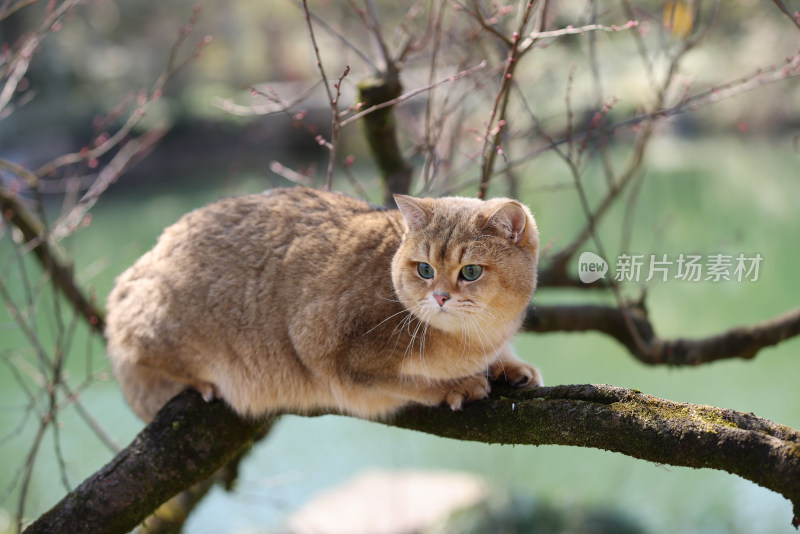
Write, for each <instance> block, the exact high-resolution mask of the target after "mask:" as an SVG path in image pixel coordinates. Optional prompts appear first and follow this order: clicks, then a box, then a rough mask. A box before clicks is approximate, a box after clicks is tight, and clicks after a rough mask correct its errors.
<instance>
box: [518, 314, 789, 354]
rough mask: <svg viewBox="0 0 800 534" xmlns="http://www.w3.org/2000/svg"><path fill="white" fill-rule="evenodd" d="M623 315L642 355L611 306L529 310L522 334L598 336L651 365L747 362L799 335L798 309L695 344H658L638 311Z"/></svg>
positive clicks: (663, 341) (678, 340)
mask: <svg viewBox="0 0 800 534" xmlns="http://www.w3.org/2000/svg"><path fill="white" fill-rule="evenodd" d="M627 312H628V315H629V317H630V319H631V322H632V324H633V327H634V328H635V329H636V331H637V332H638V334H639V336H640V339H641V340H642V342H643V343H644V344H645V346H646V347H645V348H646V349H647V350H646V351H643V350H642V349H641V348H640V347H639V345H638V343H636V340H635V339H634V337H633V335H632V333H631V329H630V328H629V325H628V324H627V323H626V321H625V317H624V314H623V312H622V310H620V309H619V308H617V307H614V306H602V305H575V306H537V307H535V308H534V307H533V306H529V307H528V311H527V313H526V316H525V321H524V323H523V325H522V329H523V330H524V331H528V332H540V333H545V332H586V331H595V332H600V333H602V334H606V335H607V336H610V337H612V338H614V339H616V340H617V341H619V342H620V343H621V344H622V345H623V346H624V347H625V348H626V349H628V351H629V352H630V353H631V354H633V355H634V356H635V357H636V358H637V359H639V360H640V361H642V362H644V363H647V364H650V365H664V364H668V365H700V364H702V363H709V362H713V361H716V360H721V359H727V358H744V359H751V358H753V357H755V355H756V354H757V353H758V352H759V351H760V350H761V349H764V348H767V347H771V346H773V345H777V344H778V343H780V342H781V341H784V340H786V339H789V338H792V337H795V336H798V335H800V308H795V309H793V310H789V311H787V312H785V313H783V314H781V315H778V316H776V317H773V318H772V319H768V320H766V321H763V322H761V323H756V324H753V325H748V326H740V327H736V328H732V329H730V330H728V331H726V332H722V333H720V334H716V335H713V336H709V337H704V338H697V339H688V338H675V339H661V338H659V337H658V336H657V335H656V333H655V331H654V329H653V325H652V324H651V323H650V321H649V319H648V318H647V313H646V311H645V309H644V308H643V307H642V306H638V305H637V306H629V307H628V309H627Z"/></svg>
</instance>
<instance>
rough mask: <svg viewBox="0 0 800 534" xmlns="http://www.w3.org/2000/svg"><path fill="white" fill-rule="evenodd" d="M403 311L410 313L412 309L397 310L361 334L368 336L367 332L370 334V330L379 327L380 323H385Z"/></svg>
mask: <svg viewBox="0 0 800 534" xmlns="http://www.w3.org/2000/svg"><path fill="white" fill-rule="evenodd" d="M401 313H409V314H410V313H411V312H410V311H408V310H400V311H399V312H397V313H393V314H391V315H390V316H389V317H387V318H386V319H384V320H383V321H381V322H379V323H378V324H376V325H375V326H373V327H372V328H370V329H369V330H367V331H366V332H364V333H363V334H361V335H362V336H366V335H367V334H369V333H370V332H372V331H373V330H375V329H376V328H378V327H379V326H380V325H382V324H383V323H385V322H386V321H388V320H389V319H391V318H392V317H396V316H398V315H400V314H401Z"/></svg>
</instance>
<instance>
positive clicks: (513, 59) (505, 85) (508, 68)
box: [478, 2, 534, 198]
mask: <svg viewBox="0 0 800 534" xmlns="http://www.w3.org/2000/svg"><path fill="white" fill-rule="evenodd" d="M533 6H534V2H528V3H527V4H526V5H525V9H524V10H523V12H522V16H521V17H520V22H519V25H518V27H517V30H516V31H515V32H514V34H513V36H512V38H511V48H510V49H509V51H508V56H507V57H506V62H505V63H506V64H505V69H504V70H503V77H502V78H501V79H500V88H499V89H498V91H497V95H496V96H495V99H494V105H493V106H492V110H491V112H490V113H489V120H488V121H487V124H486V133H485V134H484V136H483V151H482V157H481V160H482V162H481V181H480V185H479V186H478V198H486V195H487V192H488V190H489V181H490V179H491V176H492V174H493V172H494V162H495V160H496V158H497V155H498V154H502V149H501V147H500V140H501V139H502V138H503V133H504V132H505V128H506V110H507V109H508V102H509V98H510V96H511V87H512V81H513V79H514V71H515V70H516V68H517V65H518V64H519V60H520V58H521V57H522V54H523V52H524V50H522V49H521V48H520V39H521V35H522V32H523V31H525V27H526V26H527V24H528V19H529V18H530V15H531V13H532V12H533Z"/></svg>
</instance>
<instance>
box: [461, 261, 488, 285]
mask: <svg viewBox="0 0 800 534" xmlns="http://www.w3.org/2000/svg"><path fill="white" fill-rule="evenodd" d="M481 274H483V267H481V266H480V265H465V266H463V267H462V268H461V277H462V278H463V279H464V280H466V281H467V282H472V281H473V280H477V279H478V278H480V276H481Z"/></svg>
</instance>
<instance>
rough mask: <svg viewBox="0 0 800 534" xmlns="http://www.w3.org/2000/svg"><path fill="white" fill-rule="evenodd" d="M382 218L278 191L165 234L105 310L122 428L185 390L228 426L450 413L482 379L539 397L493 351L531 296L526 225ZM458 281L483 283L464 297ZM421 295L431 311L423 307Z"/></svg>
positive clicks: (532, 269) (412, 210)
mask: <svg viewBox="0 0 800 534" xmlns="http://www.w3.org/2000/svg"><path fill="white" fill-rule="evenodd" d="M397 202H398V205H399V206H400V210H385V209H380V208H375V207H373V206H370V205H369V204H367V203H365V202H362V201H360V200H356V199H353V198H350V197H347V196H344V195H340V194H335V193H327V192H323V191H318V190H313V189H307V188H293V189H278V190H273V191H269V192H266V193H263V194H258V195H250V196H243V197H236V198H228V199H224V200H221V201H219V202H216V203H213V204H210V205H208V206H206V207H204V208H201V209H198V210H195V211H193V212H191V213H188V214H187V215H185V216H183V217H182V218H181V219H180V220H179V221H178V222H177V223H175V224H174V225H172V226H170V227H169V228H167V229H166V230H165V231H164V233H163V235H162V236H161V237H160V239H159V240H158V243H157V244H156V246H155V247H154V248H153V249H152V250H151V251H149V252H147V253H146V254H145V255H144V256H142V257H141V258H140V259H139V260H138V261H137V262H136V263H135V264H134V265H133V266H132V267H131V268H129V269H128V270H127V271H125V272H124V273H122V274H121V275H120V276H119V278H118V279H117V282H116V286H115V287H114V290H113V291H112V292H111V294H110V296H109V301H108V321H107V328H106V335H107V338H108V350H109V356H110V358H111V360H112V363H113V368H114V372H115V375H116V377H117V379H118V381H119V382H120V384H121V386H122V389H123V392H124V394H125V397H126V399H127V400H128V402H129V403H130V405H131V406H132V407H133V409H134V411H135V412H136V413H137V414H138V415H139V416H140V417H142V418H143V419H144V420H146V421H149V420H150V419H152V418H153V416H154V415H155V413H156V412H157V411H158V410H159V409H160V408H161V406H162V405H163V404H164V403H165V402H166V401H168V400H169V399H170V398H171V397H172V396H174V395H175V394H177V393H178V392H180V391H181V390H183V389H184V388H186V387H193V388H196V389H197V390H199V391H200V392H201V393H203V395H204V396H205V397H206V399H209V400H210V399H212V398H222V399H224V400H225V401H226V402H227V403H228V404H229V405H230V406H231V407H232V408H233V409H234V410H236V412H238V413H239V414H241V415H245V416H260V415H263V414H266V413H269V412H273V411H281V410H290V411H310V410H315V409H338V410H341V411H343V412H346V413H351V414H354V415H357V416H361V417H367V418H380V417H385V416H388V415H390V414H392V413H393V412H395V411H396V410H398V409H399V408H401V407H402V406H404V405H406V404H408V403H411V402H419V403H423V404H427V405H436V404H439V403H443V402H445V403H448V404H449V405H450V406H451V407H452V408H453V409H459V408H461V406H462V403H464V402H465V401H469V400H472V399H476V398H483V397H485V396H486V395H487V394H488V392H489V384H488V381H487V378H489V379H493V378H498V377H501V376H503V375H505V377H506V378H507V379H508V381H509V382H511V383H513V384H518V385H528V386H535V385H539V384H541V379H540V376H539V374H538V372H537V371H536V369H535V368H534V367H532V366H530V365H528V364H526V363H523V362H521V361H519V360H518V359H517V358H516V357H515V356H514V355H513V354H512V353H511V351H510V348H509V346H508V344H507V342H508V340H509V338H510V337H511V336H512V335H513V334H514V333H515V332H516V330H517V329H518V328H519V325H520V323H521V321H522V315H523V313H524V310H525V307H526V305H527V304H528V302H529V301H530V298H531V295H532V293H533V291H534V288H535V286H536V262H537V252H538V244H539V241H538V232H537V229H536V223H535V222H534V219H533V217H532V216H531V214H530V212H529V211H528V209H527V208H526V207H525V206H523V205H522V204H520V203H518V202H517V201H514V200H509V199H494V200H490V201H485V202H484V201H479V200H476V199H468V198H456V197H450V198H441V199H414V198H412V197H406V196H398V197H397ZM420 262H425V263H428V264H429V265H430V266H431V267H432V268H433V269H434V270H435V273H436V274H435V276H434V277H433V278H432V279H424V278H422V276H420V275H419V273H418V272H417V265H418V263H420ZM464 265H479V266H481V267H482V268H483V273H482V275H481V276H480V277H479V278H478V279H477V280H475V281H472V282H469V281H466V280H465V279H463V277H460V276H459V272H460V270H461V268H462V267H463V266H464ZM434 292H437V294H442V293H443V292H446V294H447V296H448V297H449V298H448V300H446V301H445V302H444V303H443V304H442V305H440V304H439V303H438V302H437V300H436V298H435V296H434ZM440 298H441V297H440Z"/></svg>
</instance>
